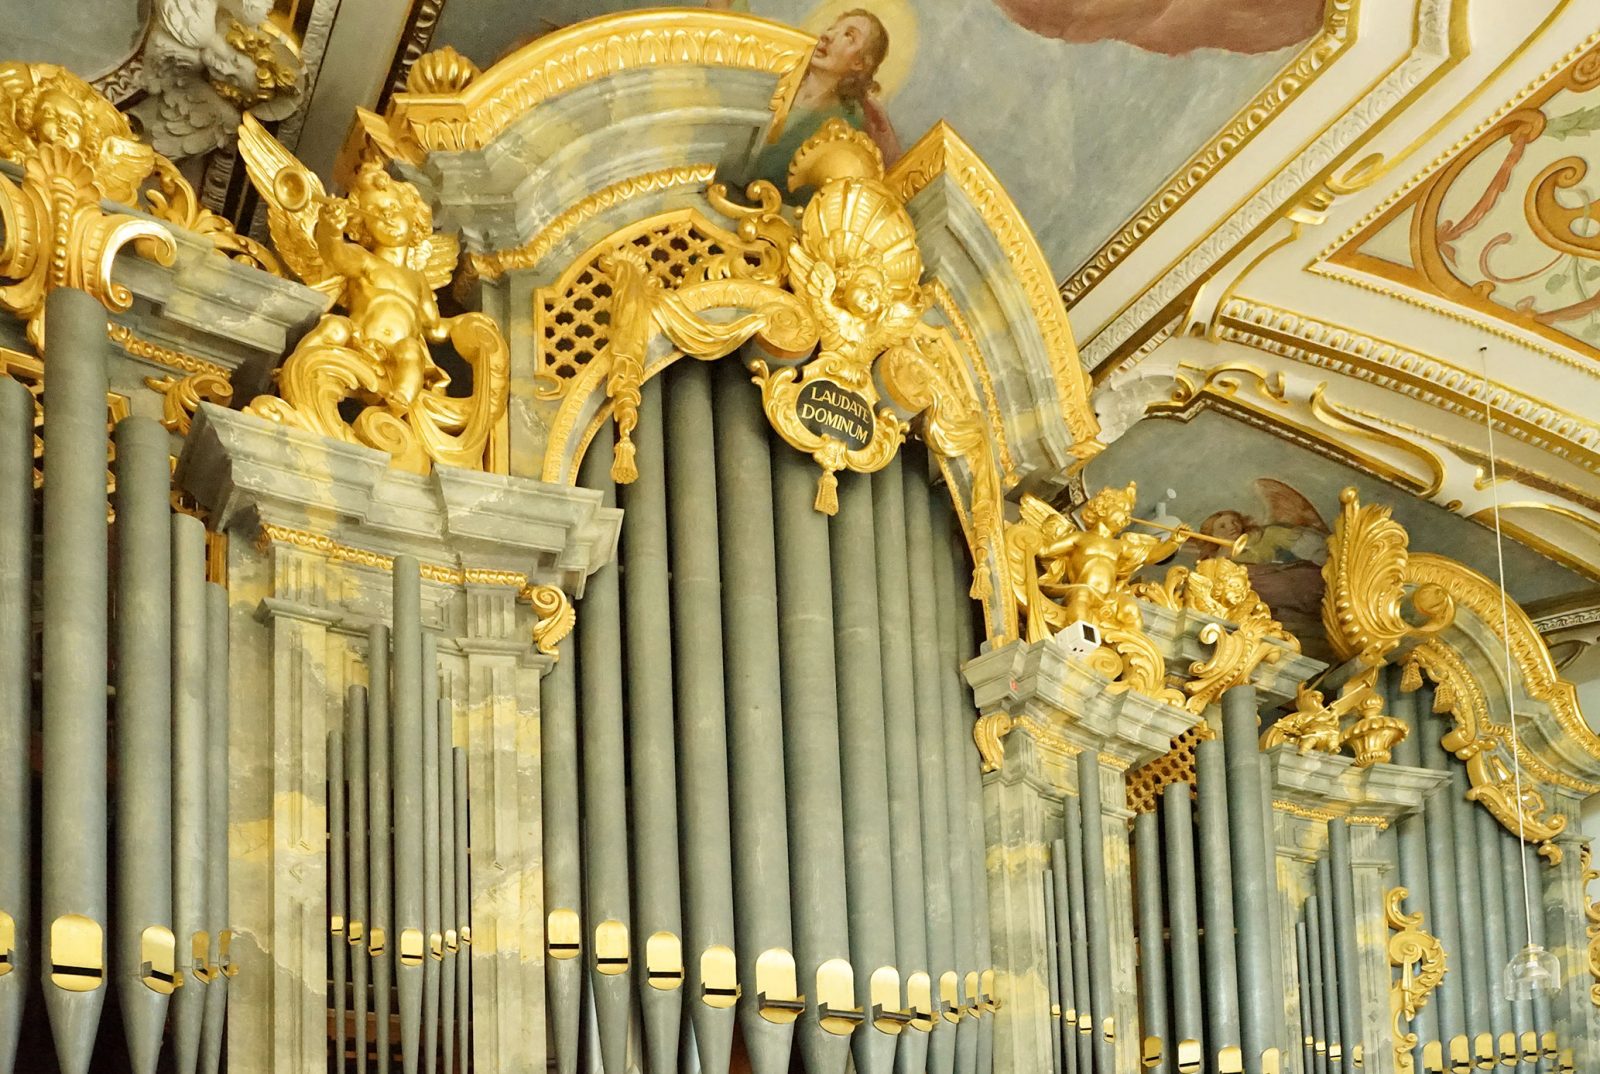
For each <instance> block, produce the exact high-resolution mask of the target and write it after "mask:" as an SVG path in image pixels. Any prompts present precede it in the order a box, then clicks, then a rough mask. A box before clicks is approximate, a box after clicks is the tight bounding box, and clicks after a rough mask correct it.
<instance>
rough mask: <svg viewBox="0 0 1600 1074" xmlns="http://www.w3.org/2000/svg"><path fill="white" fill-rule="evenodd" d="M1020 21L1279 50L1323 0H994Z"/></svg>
mask: <svg viewBox="0 0 1600 1074" xmlns="http://www.w3.org/2000/svg"><path fill="white" fill-rule="evenodd" d="M995 3H997V4H999V5H1000V8H1001V10H1003V11H1005V13H1006V14H1007V15H1010V16H1011V18H1012V19H1014V20H1015V21H1016V23H1017V25H1018V26H1021V27H1023V28H1024V29H1027V30H1032V31H1033V32H1034V33H1036V34H1039V35H1041V36H1043V37H1054V38H1058V39H1060V40H1062V41H1068V42H1072V43H1075V44H1087V43H1089V42H1092V41H1126V42H1127V43H1128V44H1130V45H1135V46H1137V47H1139V48H1142V49H1144V50H1146V51H1147V52H1159V53H1161V54H1163V55H1166V56H1181V55H1183V54H1184V53H1186V52H1193V51H1194V50H1195V49H1200V48H1215V49H1223V50H1225V51H1227V52H1242V53H1250V54H1254V53H1259V52H1275V51H1277V50H1278V49H1280V48H1284V47H1286V46H1288V45H1293V44H1295V43H1296V42H1299V41H1304V40H1305V39H1306V38H1307V37H1310V36H1311V35H1312V34H1313V33H1315V32H1316V31H1317V29H1318V27H1320V26H1321V25H1322V7H1323V0H995Z"/></svg>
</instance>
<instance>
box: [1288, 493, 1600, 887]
mask: <svg viewBox="0 0 1600 1074" xmlns="http://www.w3.org/2000/svg"><path fill="white" fill-rule="evenodd" d="M1340 500H1341V502H1342V504H1343V509H1342V511H1341V513H1340V516H1339V519H1338V522H1337V523H1336V524H1335V526H1334V533H1333V536H1332V538H1330V541H1329V557H1328V562H1327V564H1326V565H1325V566H1324V568H1323V578H1324V580H1325V581H1326V583H1327V593H1326V596H1325V599H1324V603H1323V625H1324V627H1325V628H1326V629H1327V632H1328V635H1329V640H1330V642H1331V643H1332V644H1333V646H1334V651H1335V652H1336V653H1337V654H1338V655H1340V656H1341V657H1344V658H1346V659H1351V658H1359V659H1360V660H1361V662H1363V663H1365V664H1367V665H1368V666H1369V667H1372V668H1376V667H1378V666H1381V665H1382V664H1384V663H1386V662H1388V661H1390V660H1399V661H1401V662H1403V667H1404V669H1405V671H1404V675H1403V676H1402V679H1401V686H1402V688H1403V689H1405V690H1415V689H1417V688H1418V687H1420V686H1421V685H1422V682H1423V676H1424V675H1426V676H1427V678H1428V679H1429V680H1431V681H1432V682H1433V683H1434V684H1435V689H1434V695H1433V706H1434V710H1435V711H1436V712H1442V713H1449V714H1450V716H1451V717H1452V723H1453V726H1452V727H1451V729H1450V730H1449V731H1448V732H1447V733H1446V734H1445V735H1444V738H1443V745H1444V747H1445V749H1447V750H1449V751H1450V752H1451V753H1453V754H1454V755H1455V756H1456V758H1457V759H1459V760H1460V761H1461V762H1462V763H1463V764H1464V765H1465V766H1466V770H1467V779H1468V783H1469V784H1470V786H1469V789H1468V791H1467V796H1468V798H1470V799H1472V800H1473V801H1476V802H1479V803H1481V804H1482V805H1483V806H1484V808H1486V809H1488V810H1489V812H1490V813H1491V814H1492V815H1493V816H1494V817H1495V819H1496V820H1498V821H1499V822H1500V823H1501V824H1502V825H1503V826H1504V827H1505V828H1506V829H1507V830H1509V831H1511V832H1515V833H1519V834H1521V835H1522V836H1523V837H1524V838H1525V839H1526V840H1527V841H1529V842H1533V843H1538V844H1540V853H1541V854H1543V855H1544V856H1545V857H1546V858H1548V859H1549V860H1550V861H1551V862H1552V863H1556V862H1559V861H1560V859H1561V855H1562V851H1561V848H1560V846H1559V845H1558V844H1557V843H1556V842H1554V840H1555V839H1556V837H1557V836H1558V835H1560V834H1561V833H1562V832H1563V831H1565V830H1566V827H1567V824H1568V818H1567V817H1566V816H1563V815H1561V814H1558V813H1553V812H1552V811H1551V808H1550V804H1549V802H1548V800H1547V794H1548V789H1549V788H1560V789H1561V790H1562V791H1563V792H1564V793H1565V794H1567V795H1568V796H1570V797H1575V796H1581V795H1586V794H1590V793H1593V792H1594V791H1595V790H1600V737H1597V736H1596V735H1595V734H1594V732H1593V731H1592V730H1590V729H1589V727H1588V725H1587V724H1586V723H1585V722H1584V719H1583V716H1582V714H1581V713H1580V712H1579V711H1578V705H1577V697H1576V693H1575V692H1574V690H1573V687H1572V685H1571V684H1570V683H1567V682H1565V681H1563V680H1562V679H1561V678H1560V677H1559V676H1558V675H1557V674H1556V671H1555V665H1554V662H1553V661H1552V660H1551V658H1550V653H1549V650H1548V649H1547V648H1546V647H1545V644H1544V641H1543V639H1541V638H1540V637H1539V634H1538V631H1537V630H1535V629H1534V626H1533V624H1532V622H1531V621H1529V619H1528V617H1527V615H1526V614H1525V613H1524V612H1523V611H1522V609H1521V608H1519V607H1518V606H1517V604H1516V602H1515V601H1511V600H1509V599H1507V600H1506V602H1505V604H1504V606H1503V607H1502V603H1501V593H1500V588H1499V586H1497V585H1496V584H1495V583H1494V582H1492V581H1490V580H1489V579H1488V578H1485V577H1484V576H1483V575H1481V574H1479V573H1478V572H1476V571H1474V570H1472V569H1470V568H1468V567H1466V566H1464V565H1462V564H1460V563H1457V562H1455V561H1454V560H1451V559H1448V558H1446V557H1443V556H1438V555H1430V554H1424V553H1418V554H1411V553H1410V552H1409V551H1408V549H1407V542H1408V538H1407V535H1406V531H1405V529H1404V527H1402V526H1401V525H1400V524H1399V523H1397V522H1395V521H1394V520H1393V519H1392V518H1391V517H1389V511H1388V509H1387V508H1383V507H1378V506H1362V505H1361V504H1360V503H1359V502H1358V500H1357V497H1356V494H1355V490H1354V489H1346V490H1345V491H1344V492H1343V493H1342V494H1341V496H1340ZM1407 605H1409V606H1410V607H1411V608H1412V609H1414V610H1415V612H1416V614H1417V616H1418V617H1419V618H1420V620H1421V621H1420V622H1413V621H1412V619H1410V618H1409V617H1408V616H1406V615H1405V614H1403V609H1404V608H1405V607H1406V606H1407ZM1502 615H1504V621H1502ZM1402 645H1405V646H1406V647H1405V648H1404V649H1403V650H1402ZM1507 650H1509V656H1510V665H1511V670H1512V675H1513V681H1511V682H1506V681H1504V679H1503V676H1504V673H1505V667H1506V657H1507V655H1508V653H1507ZM1317 704H1318V705H1320V699H1318V702H1317ZM1513 705H1514V706H1515V708H1516V714H1517V719H1518V723H1519V728H1520V734H1519V736H1518V737H1519V742H1518V752H1517V755H1516V756H1517V761H1518V762H1520V765H1521V767H1522V772H1523V776H1522V781H1521V782H1522V789H1521V797H1520V799H1519V798H1518V795H1517V790H1516V782H1517V781H1516V779H1515V778H1514V774H1513V771H1512V763H1513V762H1512V757H1511V750H1512V745H1511V730H1510V726H1509V720H1510V712H1511V706H1513ZM1296 718H1297V717H1296V716H1295V715H1291V716H1290V717H1288V718H1286V719H1288V720H1290V721H1294V720H1295V719H1296ZM1365 730H1369V731H1370V732H1371V734H1370V735H1368V736H1366V738H1367V739H1371V740H1372V741H1370V742H1357V741H1355V740H1352V742H1351V744H1352V745H1357V746H1362V745H1365V746H1375V747H1376V748H1377V749H1379V750H1380V752H1381V748H1382V742H1381V739H1382V737H1383V736H1385V735H1387V734H1388V733H1389V730H1388V729H1387V728H1386V726H1384V725H1380V724H1370V725H1368V728H1366V729H1365ZM1347 737H1348V736H1347ZM1357 737H1358V738H1360V737H1361V736H1357ZM1396 740H1398V739H1396Z"/></svg>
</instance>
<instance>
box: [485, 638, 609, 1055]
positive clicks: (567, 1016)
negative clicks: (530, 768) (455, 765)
mask: <svg viewBox="0 0 1600 1074" xmlns="http://www.w3.org/2000/svg"><path fill="white" fill-rule="evenodd" d="M585 614H587V611H586V612H585ZM580 618H582V617H581V616H580ZM579 629H580V630H581V629H582V627H579ZM577 649H578V646H577V645H576V644H575V640H574V641H571V642H568V643H567V644H566V645H564V646H562V648H561V654H560V657H559V659H557V661H556V663H555V666H554V667H552V668H551V669H550V670H549V671H548V672H546V673H545V676H544V682H543V689H542V705H541V706H540V713H539V717H540V718H539V729H540V734H539V755H540V760H539V773H540V780H541V793H540V803H541V806H542V808H543V836H544V904H545V910H546V915H547V916H546V925H545V934H546V936H547V938H548V945H547V949H546V951H545V960H544V979H545V989H546V992H547V994H548V1002H549V1004H550V1043H551V1055H552V1058H554V1059H555V1066H556V1074H576V1072H577V1069H578V1040H579V1027H580V1025H581V1021H582V1014H583V959H582V957H581V954H582V951H583V947H584V944H583V931H584V930H583V926H582V925H581V924H580V923H579V922H580V909H581V907H582V905H583V872H582V870H583V863H582V860H581V858H580V856H579V846H580V841H581V839H582V835H581V833H580V832H579V828H578V795H579V790H578V787H579V784H578V699H577V671H576V663H577V659H578V656H577ZM459 808H460V807H458V809H459ZM456 852H457V854H460V852H461V850H460V847H459V846H458V847H457V851H456ZM463 961H470V960H463ZM462 1033H463V1035H465V1033H466V1025H465V1024H463V1025H462Z"/></svg>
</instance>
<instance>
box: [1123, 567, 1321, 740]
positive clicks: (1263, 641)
mask: <svg viewBox="0 0 1600 1074" xmlns="http://www.w3.org/2000/svg"><path fill="white" fill-rule="evenodd" d="M1133 593H1134V595H1135V596H1137V597H1141V598H1143V599H1145V600H1148V601H1150V602H1151V603H1152V604H1158V605H1160V606H1162V607H1164V608H1171V609H1174V610H1177V609H1179V608H1182V609H1185V610H1187V611H1194V612H1201V613H1202V614H1205V615H1211V616H1215V617H1217V618H1218V619H1225V620H1227V621H1228V622H1230V623H1232V624H1234V625H1233V627H1232V628H1229V627H1228V626H1227V625H1225V624H1222V623H1207V624H1206V625H1205V626H1203V627H1201V629H1200V640H1201V641H1203V642H1205V643H1206V644H1208V645H1214V646H1216V648H1215V650H1214V651H1213V652H1212V654H1211V656H1210V657H1209V658H1208V659H1205V660H1196V661H1194V662H1193V663H1191V664H1190V665H1189V674H1190V676H1192V677H1191V678H1190V679H1189V681H1187V682H1185V683H1184V684H1183V692H1184V693H1185V694H1187V695H1189V696H1188V700H1187V701H1186V702H1185V704H1186V706H1187V707H1188V709H1189V711H1190V712H1195V713H1199V712H1204V711H1205V709H1206V706H1208V705H1211V704H1213V703H1215V702H1217V701H1219V700H1221V698H1222V695H1223V693H1225V692H1226V691H1227V690H1228V689H1230V688H1231V687H1234V686H1238V685H1240V684H1241V683H1245V682H1248V681H1249V680H1250V675H1251V673H1252V672H1254V671H1255V669H1256V668H1257V667H1258V666H1260V665H1261V664H1262V663H1267V664H1276V663H1277V662H1278V661H1279V660H1281V659H1282V658H1283V655H1284V654H1285V653H1298V652H1299V651H1300V639H1298V638H1296V637H1295V636H1294V635H1293V634H1291V633H1289V632H1288V631H1287V630H1285V629H1284V627H1283V624H1282V623H1280V622H1278V621H1277V620H1276V619H1274V618H1273V617H1272V609H1270V608H1268V607H1267V604H1266V602H1265V601H1263V600H1262V599H1261V596H1260V595H1259V594H1258V593H1256V591H1255V590H1254V589H1252V588H1251V587H1250V573H1249V571H1247V570H1246V569H1245V568H1244V567H1243V566H1241V565H1240V564H1238V563H1235V562H1233V561H1232V560H1231V559H1228V558H1226V557H1225V556H1210V557H1207V558H1205V559H1202V560H1201V561H1200V562H1199V563H1198V564H1197V565H1196V566H1195V567H1194V569H1192V570H1191V569H1189V568H1188V567H1181V566H1178V567H1172V568H1169V569H1168V571H1167V576H1166V578H1165V579H1164V580H1163V581H1162V582H1161V583H1160V584H1159V585H1158V584H1155V583H1150V582H1144V583H1136V584H1135V585H1134V586H1133Z"/></svg>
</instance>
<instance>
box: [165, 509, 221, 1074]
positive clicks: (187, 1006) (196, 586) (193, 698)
mask: <svg viewBox="0 0 1600 1074" xmlns="http://www.w3.org/2000/svg"><path fill="white" fill-rule="evenodd" d="M205 571H206V533H205V526H204V524H203V523H201V521H200V520H199V519H198V518H193V517H191V516H189V515H173V516H172V608H173V624H172V669H173V671H172V688H173V689H172V924H173V932H174V933H175V934H176V936H177V943H178V951H179V952H180V954H181V958H182V960H183V964H184V965H185V967H186V970H185V975H184V976H185V980H184V985H183V987H182V988H181V989H179V990H178V993H177V995H176V996H175V997H174V1000H173V1012H172V1013H173V1063H174V1066H175V1067H176V1069H177V1070H178V1072H179V1074H193V1071H194V1070H195V1069H196V1066H197V1064H198V1063H199V1060H200V1030H201V1024H202V1020H203V1019H204V1017H205V998H206V997H205V988H206V985H207V984H208V982H209V981H210V980H211V977H212V968H211V966H210V964H209V958H210V946H211V945H210V938H209V937H208V936H207V934H206V929H207V926H209V924H210V922H211V915H210V912H209V910H208V908H207V905H206V895H207V889H206V874H205V851H206V826H207V823H208V819H207V807H208V803H209V801H210V793H209V789H208V787H207V784H208V783H209V780H208V778H207V777H208V775H209V772H208V769H207V767H206V752H207V743H208V739H209V737H210V726H209V720H208V717H207V713H206V701H207V689H206V648H207V644H206V617H207V607H206V588H205V586H206V576H205Z"/></svg>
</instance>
